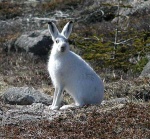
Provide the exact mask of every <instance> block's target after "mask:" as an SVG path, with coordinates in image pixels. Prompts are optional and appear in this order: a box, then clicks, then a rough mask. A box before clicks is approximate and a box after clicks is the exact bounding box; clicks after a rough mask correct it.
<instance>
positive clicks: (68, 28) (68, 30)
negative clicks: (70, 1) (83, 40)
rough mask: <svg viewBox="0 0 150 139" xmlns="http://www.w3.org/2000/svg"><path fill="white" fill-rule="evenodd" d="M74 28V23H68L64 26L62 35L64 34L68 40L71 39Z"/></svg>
mask: <svg viewBox="0 0 150 139" xmlns="http://www.w3.org/2000/svg"><path fill="white" fill-rule="evenodd" d="M72 26H73V22H72V21H70V22H68V23H67V24H66V25H65V26H64V28H63V30H62V32H61V34H62V35H63V36H65V37H66V38H67V39H68V38H69V36H70V33H71V31H72Z"/></svg>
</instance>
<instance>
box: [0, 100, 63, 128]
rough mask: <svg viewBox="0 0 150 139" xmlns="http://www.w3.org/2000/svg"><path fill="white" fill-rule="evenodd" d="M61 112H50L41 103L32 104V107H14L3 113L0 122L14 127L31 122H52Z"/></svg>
mask: <svg viewBox="0 0 150 139" xmlns="http://www.w3.org/2000/svg"><path fill="white" fill-rule="evenodd" d="M61 113H62V112H61V111H53V110H50V109H49V107H48V106H46V105H44V104H42V103H33V104H32V105H22V106H17V105H16V106H15V107H14V108H11V109H9V110H7V111H6V112H5V113H3V116H2V117H1V118H2V120H0V126H1V125H3V126H4V125H8V124H11V125H14V124H18V123H20V122H25V121H26V122H27V121H28V122H33V121H40V120H44V119H45V120H53V119H54V118H56V117H58V116H59V115H60V114H61Z"/></svg>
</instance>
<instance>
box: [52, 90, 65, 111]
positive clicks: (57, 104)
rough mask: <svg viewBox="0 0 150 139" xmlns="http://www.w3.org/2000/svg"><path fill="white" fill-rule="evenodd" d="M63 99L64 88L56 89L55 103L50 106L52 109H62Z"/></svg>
mask: <svg viewBox="0 0 150 139" xmlns="http://www.w3.org/2000/svg"><path fill="white" fill-rule="evenodd" d="M62 98H63V89H62V88H57V87H56V88H55V92H54V97H53V103H52V105H51V106H50V109H52V110H57V109H59V107H60V104H61V101H62Z"/></svg>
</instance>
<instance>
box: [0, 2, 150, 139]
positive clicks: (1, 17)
mask: <svg viewBox="0 0 150 139" xmlns="http://www.w3.org/2000/svg"><path fill="white" fill-rule="evenodd" d="M45 2H46V3H45ZM55 2H56V3H55ZM116 4H118V1H116V0H114V1H113V3H112V1H111V3H110V0H107V1H103V0H101V1H97V0H93V1H88V0H78V4H77V1H76V0H70V1H64V2H63V4H62V2H61V0H57V1H54V2H53V3H51V2H49V1H48V0H47V1H44V0H42V1H40V2H39V1H30V0H28V1H22V0H20V1H15V0H14V1H13V2H12V3H11V2H10V1H7V0H6V2H0V30H1V31H0V36H1V37H0V139H1V138H2V139H9V138H12V139H22V138H24V139H26V138H28V139H30V138H31V139H32V138H36V139H38V138H39V139H41V138H43V139H47V138H83V139H84V138H101V139H109V138H112V139H124V138H131V139H133V138H136V139H148V138H149V137H150V124H149V121H150V103H149V99H150V78H149V75H150V68H149V63H148V64H147V66H146V67H145V68H144V70H143V71H142V74H141V75H142V76H141V77H139V75H140V73H138V74H134V72H132V70H129V72H126V73H124V72H123V71H122V70H120V69H119V70H118V69H117V70H115V69H114V70H112V68H111V67H107V68H106V67H105V68H99V69H97V67H100V66H101V65H100V63H97V61H96V62H92V63H91V64H92V66H93V67H94V68H95V69H96V71H97V73H98V74H99V75H100V76H101V77H102V79H103V81H104V84H105V98H104V101H103V103H102V105H100V106H84V107H83V108H79V109H69V110H66V111H52V110H50V109H49V107H48V106H49V105H50V104H51V102H52V95H53V92H54V88H53V86H52V84H51V80H50V78H49V75H48V72H47V59H48V54H49V50H50V48H51V45H52V40H51V38H50V36H49V34H48V31H47V24H46V23H47V21H49V20H51V21H54V22H56V24H57V25H58V26H59V28H61V27H62V26H64V24H65V23H66V22H67V21H69V20H74V21H75V25H74V33H73V36H71V37H72V38H71V40H70V43H71V49H73V51H75V52H77V53H78V54H81V55H82V54H83V48H82V49H81V48H77V47H74V45H75V44H76V43H75V42H74V40H76V38H77V37H82V39H81V40H89V43H91V42H95V38H96V37H93V36H95V35H96V36H98V35H101V33H102V32H103V35H104V37H103V39H102V40H101V41H102V42H105V41H114V36H113V35H112V32H110V31H111V30H112V29H113V28H114V27H116V22H118V19H117V16H116V15H117V14H118V12H117V9H118V7H117V6H116ZM121 5H122V7H126V8H120V10H119V13H120V14H121V15H123V16H121V18H120V19H119V22H121V25H124V24H126V23H125V21H127V20H125V19H124V17H126V19H127V18H129V19H130V24H131V26H132V27H134V29H135V28H136V29H137V30H138V31H139V30H144V31H145V33H147V32H148V31H149V23H150V20H149V19H150V18H149V15H150V9H149V6H150V2H149V1H142V0H139V1H136V0H134V1H132V0H131V1H128V2H126V1H125V2H124V4H121ZM127 7H128V8H127ZM129 7H132V9H131V8H129ZM103 12H104V15H103ZM143 15H145V16H143ZM135 23H136V27H135ZM89 28H90V30H89ZM123 29H124V30H125V28H124V26H123ZM106 30H107V31H106ZM93 34H94V35H93ZM147 34H148V33H147ZM91 36H92V37H91ZM121 37H122V36H121ZM123 37H126V36H123ZM131 37H132V36H131ZM137 37H139V36H138V33H137ZM146 37H147V38H148V37H149V36H148V35H147V36H146ZM83 38H84V39H83ZM147 38H145V39H147ZM97 39H99V38H96V40H97ZM147 40H148V39H147ZM130 43H133V42H130ZM24 44H26V45H24ZM80 44H81V42H79V45H80ZM128 45H129V44H128ZM144 45H145V46H148V45H149V41H145V44H144ZM84 49H85V48H84ZM145 49H146V48H145ZM146 50H147V49H146ZM143 51H144V50H143ZM141 53H142V52H141ZM144 54H145V53H144ZM146 54H147V55H148V54H149V53H148V51H147V53H146ZM135 60H136V59H135ZM68 103H72V99H71V98H70V96H68V95H67V94H65V98H64V102H63V104H68Z"/></svg>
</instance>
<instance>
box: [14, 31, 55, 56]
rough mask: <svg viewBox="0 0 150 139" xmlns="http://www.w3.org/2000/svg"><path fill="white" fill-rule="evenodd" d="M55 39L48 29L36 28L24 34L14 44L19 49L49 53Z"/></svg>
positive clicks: (36, 53) (36, 52) (38, 53)
mask: <svg viewBox="0 0 150 139" xmlns="http://www.w3.org/2000/svg"><path fill="white" fill-rule="evenodd" d="M52 44H53V41H52V39H51V37H50V35H49V32H48V30H36V31H31V32H28V33H26V34H22V35H21V36H20V37H19V38H18V39H17V40H16V41H15V44H14V47H15V49H16V50H17V51H19V50H21V51H25V52H30V53H33V54H34V55H39V56H41V55H47V54H48V52H49V50H50V48H51V46H52Z"/></svg>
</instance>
